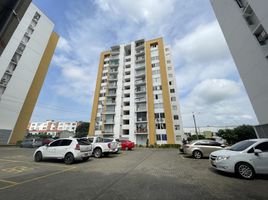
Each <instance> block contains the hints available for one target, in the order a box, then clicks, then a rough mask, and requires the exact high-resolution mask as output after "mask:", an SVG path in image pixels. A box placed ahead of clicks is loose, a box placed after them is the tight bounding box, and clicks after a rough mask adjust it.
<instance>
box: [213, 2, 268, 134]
mask: <svg viewBox="0 0 268 200" xmlns="http://www.w3.org/2000/svg"><path fill="white" fill-rule="evenodd" d="M211 4H212V7H213V9H214V11H215V14H216V16H217V19H218V21H219V24H220V26H221V28H222V31H223V33H224V36H225V39H226V41H227V43H228V46H229V48H230V51H231V53H232V56H233V58H234V61H235V63H236V66H237V69H238V71H239V73H240V76H241V79H242V81H243V83H244V85H245V88H246V91H247V93H248V95H249V98H250V101H251V103H252V106H253V109H254V111H255V114H256V116H257V118H258V121H259V124H260V125H258V126H256V130H257V133H258V135H259V137H268V78H267V77H268V34H267V31H268V1H266V0H258V1H256V0H226V1H221V0H211Z"/></svg>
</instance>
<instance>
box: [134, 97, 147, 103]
mask: <svg viewBox="0 0 268 200" xmlns="http://www.w3.org/2000/svg"><path fill="white" fill-rule="evenodd" d="M143 101H146V97H139V98H136V99H135V102H143Z"/></svg>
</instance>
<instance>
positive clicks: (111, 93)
mask: <svg viewBox="0 0 268 200" xmlns="http://www.w3.org/2000/svg"><path fill="white" fill-rule="evenodd" d="M106 96H116V92H109V93H108V94H107V95H106Z"/></svg>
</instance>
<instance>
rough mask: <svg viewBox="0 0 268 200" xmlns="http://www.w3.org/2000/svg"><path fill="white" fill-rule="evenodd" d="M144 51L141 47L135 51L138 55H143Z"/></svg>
mask: <svg viewBox="0 0 268 200" xmlns="http://www.w3.org/2000/svg"><path fill="white" fill-rule="evenodd" d="M144 53H145V51H144V49H141V50H139V51H136V56H138V55H144Z"/></svg>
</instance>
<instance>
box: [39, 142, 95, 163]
mask: <svg viewBox="0 0 268 200" xmlns="http://www.w3.org/2000/svg"><path fill="white" fill-rule="evenodd" d="M91 155H92V146H91V144H90V142H89V141H88V140H87V139H82V138H61V139H57V140H55V141H53V142H51V143H50V144H48V145H45V146H41V147H39V148H38V149H37V150H36V151H35V152H34V160H35V161H36V162H40V161H42V160H44V159H48V158H50V159H63V160H64V162H65V163H66V164H72V163H73V162H74V161H75V160H83V161H87V160H88V159H89V157H90V156H91Z"/></svg>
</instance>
